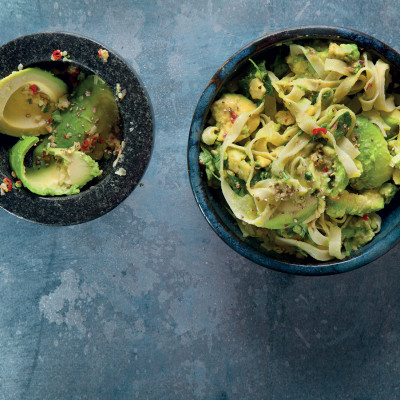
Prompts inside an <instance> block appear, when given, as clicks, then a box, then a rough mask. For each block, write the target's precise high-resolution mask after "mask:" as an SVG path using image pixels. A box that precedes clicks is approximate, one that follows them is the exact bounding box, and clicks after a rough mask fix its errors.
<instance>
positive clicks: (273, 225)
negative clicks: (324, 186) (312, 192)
mask: <svg viewBox="0 0 400 400" xmlns="http://www.w3.org/2000/svg"><path fill="white" fill-rule="evenodd" d="M317 207H318V199H317V197H316V196H307V197H306V198H305V200H304V202H303V203H296V201H294V200H284V201H282V202H280V203H279V207H278V209H277V210H276V211H275V213H274V214H273V215H272V217H271V218H270V219H269V220H268V222H267V223H266V224H265V228H269V229H282V228H285V227H287V226H292V225H296V224H301V223H302V222H304V221H305V220H306V219H307V218H308V217H310V216H311V215H312V214H313V213H314V212H315V211H316V210H317Z"/></svg>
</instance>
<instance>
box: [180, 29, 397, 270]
mask: <svg viewBox="0 0 400 400" xmlns="http://www.w3.org/2000/svg"><path fill="white" fill-rule="evenodd" d="M310 39H328V40H329V39H331V40H334V41H336V42H353V43H357V44H358V45H359V46H360V47H361V48H363V49H365V50H367V51H369V52H370V53H371V54H372V55H375V56H378V57H380V58H382V59H384V60H386V61H387V62H389V64H390V65H391V72H392V74H393V76H394V79H396V80H397V82H399V79H400V73H399V72H400V55H399V54H398V53H397V52H396V51H395V50H393V49H392V48H390V47H389V46H387V45H385V44H384V43H382V42H380V41H379V40H377V39H375V38H373V37H371V36H368V35H366V34H364V33H360V32H356V31H353V30H350V29H346V28H338V27H328V26H307V27H298V28H291V29H285V30H282V31H279V32H275V33H272V34H270V35H267V36H263V37H261V38H259V39H257V40H255V41H254V42H252V43H250V44H248V45H247V46H245V47H243V48H242V49H241V50H239V51H238V52H237V53H236V54H234V55H233V56H232V57H231V58H230V59H229V60H228V61H226V63H225V64H224V65H223V66H222V67H221V68H220V69H219V70H218V71H217V73H216V74H215V75H214V76H213V78H212V79H211V81H210V82H209V84H208V85H207V87H206V89H205V90H204V92H203V94H202V96H201V97H200V100H199V102H198V105H197V108H196V111H195V113H194V116H193V121H192V125H191V127H190V134H189V142H188V169H189V179H190V183H191V186H192V190H193V193H194V196H195V198H196V201H197V204H198V205H199V207H200V210H201V211H202V213H203V215H204V216H205V218H206V220H207V221H208V223H209V224H210V225H211V227H212V228H213V229H214V231H215V232H216V233H217V234H218V236H219V237H220V238H221V239H222V240H224V242H225V243H226V244H228V245H229V246H230V247H231V248H232V249H234V250H236V251H237V252H238V253H240V254H241V255H243V256H245V257H247V258H248V259H250V260H252V261H254V262H256V263H258V264H260V265H262V266H264V267H268V268H272V269H275V270H278V271H282V272H287V273H292V274H301V275H326V274H335V273H340V272H345V271H350V270H353V269H355V268H358V267H361V266H362V265H365V264H368V263H370V262H371V261H373V260H375V259H377V258H378V257H380V256H382V255H383V254H385V253H386V252H387V251H388V250H389V249H390V248H392V247H393V246H394V245H395V244H396V243H397V242H398V241H399V239H400V208H398V207H397V202H398V200H399V197H398V196H396V198H394V199H393V200H392V202H391V203H390V205H388V206H386V207H385V209H384V210H382V211H381V212H379V215H380V216H381V217H382V229H381V232H380V233H379V234H377V235H376V237H375V238H374V239H373V240H372V241H371V242H370V243H368V244H367V245H365V246H364V247H362V248H361V249H359V250H358V251H356V252H354V253H353V254H351V255H350V256H349V257H347V258H346V259H344V260H336V261H334V260H332V261H328V262H318V261H316V260H314V259H312V258H310V257H309V258H306V259H304V260H300V259H298V258H295V257H293V256H288V255H280V254H277V253H273V252H267V251H265V250H263V249H262V248H261V247H260V242H258V241H257V240H256V239H254V238H243V236H242V233H241V231H240V229H239V227H238V226H237V223H236V221H235V220H234V219H233V218H232V216H231V215H230V214H229V212H228V211H227V208H226V206H225V202H224V200H223V198H222V195H221V191H220V190H219V191H215V190H212V189H210V188H209V187H208V186H207V184H206V181H205V179H204V177H203V176H202V171H201V168H200V166H199V161H198V159H199V149H200V147H199V145H200V139H201V134H202V131H203V129H204V127H205V124H206V121H207V120H208V117H209V111H210V106H211V104H212V103H213V101H214V100H215V99H216V97H217V96H218V94H219V90H220V89H221V87H222V86H223V85H224V84H225V83H226V82H227V81H229V80H230V79H232V78H233V77H234V76H235V75H236V74H238V73H240V71H241V70H242V68H243V65H244V64H245V63H246V62H247V60H248V59H249V58H250V57H251V58H257V57H262V58H263V59H268V58H269V59H273V57H274V55H275V54H276V53H275V52H276V51H277V46H279V45H281V44H282V43H283V42H286V41H290V40H296V41H297V40H310Z"/></svg>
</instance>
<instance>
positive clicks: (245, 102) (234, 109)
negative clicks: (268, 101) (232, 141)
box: [211, 93, 260, 142]
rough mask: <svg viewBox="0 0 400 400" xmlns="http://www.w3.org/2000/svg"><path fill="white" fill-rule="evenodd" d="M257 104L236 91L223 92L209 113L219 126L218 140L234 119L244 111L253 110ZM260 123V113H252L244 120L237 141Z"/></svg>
mask: <svg viewBox="0 0 400 400" xmlns="http://www.w3.org/2000/svg"><path fill="white" fill-rule="evenodd" d="M256 108H257V105H256V104H255V103H253V102H252V101H251V100H250V99H248V98H247V97H245V96H243V95H241V94H236V93H225V94H224V95H223V96H221V98H220V99H219V100H217V101H215V102H214V103H213V105H212V106H211V114H212V116H213V118H214V119H215V121H216V125H217V127H218V128H219V130H220V131H219V135H218V140H219V141H223V140H224V138H225V135H226V134H227V132H228V131H229V130H230V128H231V127H232V124H233V122H234V120H235V119H236V118H237V117H238V116H239V115H241V114H243V113H245V112H250V111H254V110H255V109H256ZM259 124H260V115H259V114H254V115H252V116H251V117H250V118H249V119H248V121H247V122H246V125H245V127H244V128H243V130H242V132H241V134H240V135H239V137H238V138H237V139H236V141H237V142H239V141H240V140H242V139H245V138H246V137H248V136H249V135H250V134H251V133H253V132H254V131H255V130H256V129H257V127H258V125H259Z"/></svg>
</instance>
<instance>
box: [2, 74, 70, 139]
mask: <svg viewBox="0 0 400 400" xmlns="http://www.w3.org/2000/svg"><path fill="white" fill-rule="evenodd" d="M30 88H32V89H30ZM66 93H67V85H66V84H65V83H64V82H63V81H62V80H61V79H59V78H56V77H55V76H54V75H53V74H52V73H50V72H47V71H42V70H41V69H39V68H27V69H24V70H22V71H16V72H13V73H12V74H11V75H9V76H7V77H6V78H4V79H2V80H1V81H0V132H1V133H4V134H6V135H10V136H19V137H20V136H38V135H42V134H45V133H47V131H46V120H48V119H49V118H51V113H52V111H53V110H54V109H55V103H56V102H57V101H58V99H59V98H60V97H61V96H63V95H64V94H66Z"/></svg>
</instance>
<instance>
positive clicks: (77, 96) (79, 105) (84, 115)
mask: <svg viewBox="0 0 400 400" xmlns="http://www.w3.org/2000/svg"><path fill="white" fill-rule="evenodd" d="M70 102H71V105H70V107H68V108H67V109H66V110H65V111H61V112H60V111H55V112H54V113H53V119H54V122H53V124H52V127H53V132H52V133H51V136H53V137H54V138H55V139H54V143H55V145H56V147H58V148H69V147H71V146H73V145H74V143H79V144H82V142H83V141H84V140H88V141H89V149H88V150H89V151H86V153H87V154H90V155H91V157H92V158H94V159H95V160H99V159H100V158H101V157H102V156H103V152H104V149H105V148H106V146H107V144H106V143H105V141H106V139H107V136H108V135H109V133H110V131H111V128H112V126H114V125H115V124H116V122H117V119H118V115H119V114H118V106H117V103H116V102H115V98H114V95H113V92H112V91H111V89H110V88H109V86H108V85H107V84H106V83H105V82H104V81H103V80H102V79H101V78H99V77H98V76H96V75H90V76H88V77H87V78H86V79H85V80H84V81H82V82H81V83H80V84H79V85H78V86H77V88H76V89H75V91H74V92H73V93H72V95H71V98H70ZM49 136H50V135H49ZM48 141H49V140H48V138H45V140H44V141H43V142H42V143H41V144H40V145H38V146H37V148H36V149H35V152H34V157H37V156H40V155H41V154H42V152H43V150H45V149H46V148H47V143H48Z"/></svg>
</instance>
